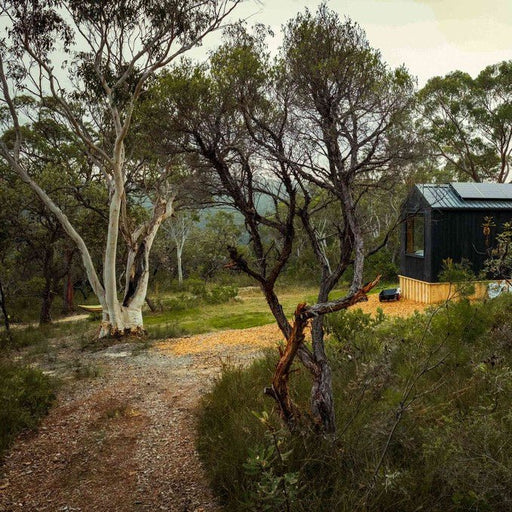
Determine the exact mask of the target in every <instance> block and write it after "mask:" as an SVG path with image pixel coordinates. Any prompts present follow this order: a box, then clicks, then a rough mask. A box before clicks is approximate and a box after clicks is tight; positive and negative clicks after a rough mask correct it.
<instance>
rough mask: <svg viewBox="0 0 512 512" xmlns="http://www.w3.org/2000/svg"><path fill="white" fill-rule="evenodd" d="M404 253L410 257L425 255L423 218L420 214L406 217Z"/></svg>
mask: <svg viewBox="0 0 512 512" xmlns="http://www.w3.org/2000/svg"><path fill="white" fill-rule="evenodd" d="M406 222H407V241H406V252H407V254H410V255H412V256H421V257H423V256H424V254H425V218H424V216H423V215H421V214H416V215H411V216H410V217H407V221H406Z"/></svg>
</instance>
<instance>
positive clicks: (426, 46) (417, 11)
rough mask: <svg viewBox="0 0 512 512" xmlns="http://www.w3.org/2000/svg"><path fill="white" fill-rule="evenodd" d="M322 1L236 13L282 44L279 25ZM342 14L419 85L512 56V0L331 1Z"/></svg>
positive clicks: (261, 3) (246, 6)
mask: <svg viewBox="0 0 512 512" xmlns="http://www.w3.org/2000/svg"><path fill="white" fill-rule="evenodd" d="M319 3H320V2H319V1H311V0H245V2H244V3H243V4H242V5H240V6H239V7H238V8H237V10H236V12H235V14H234V17H235V18H247V19H248V22H249V24H253V23H264V24H265V25H270V26H271V27H272V28H273V30H274V32H275V34H276V37H275V38H274V40H273V41H272V43H271V45H272V46H273V47H274V48H277V47H278V46H279V44H280V28H281V25H282V24H284V23H285V22H286V21H287V20H288V19H290V18H292V17H293V16H294V15H295V14H296V13H297V12H299V11H303V10H304V8H305V7H308V8H309V9H310V10H311V11H315V10H316V7H317V6H318V4H319ZM328 5H329V7H330V8H331V9H333V10H335V11H336V12H337V13H338V14H340V15H341V16H342V17H343V16H345V15H348V16H350V18H352V20H353V21H356V22H357V23H359V25H360V26H361V27H362V28H363V29H364V30H365V31H366V35H367V37H368V39H369V41H370V44H371V45H372V46H373V47H374V48H378V49H380V51H381V53H382V56H383V58H384V60H385V61H386V62H387V63H388V64H389V65H390V66H392V67H396V66H399V65H401V64H405V65H406V67H407V68H408V69H409V71H410V72H411V73H412V74H413V75H415V76H417V77H418V81H419V85H420V86H422V85H424V84H425V82H426V81H427V80H428V79H429V78H431V77H433V76H436V75H445V74H447V73H449V72H450V71H455V70H456V69H460V70H463V71H467V72H468V73H470V74H471V75H472V76H475V75H477V74H478V72H479V71H481V70H482V69H483V68H484V67H486V66H487V65H489V64H494V63H496V62H500V61H503V60H510V59H512V0H330V1H329V2H328Z"/></svg>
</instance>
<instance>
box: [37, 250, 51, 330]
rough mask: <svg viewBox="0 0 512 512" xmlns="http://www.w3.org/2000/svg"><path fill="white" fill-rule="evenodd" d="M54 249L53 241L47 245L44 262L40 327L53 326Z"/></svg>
mask: <svg viewBox="0 0 512 512" xmlns="http://www.w3.org/2000/svg"><path fill="white" fill-rule="evenodd" d="M53 254H54V251H53V247H52V245H51V241H50V243H49V245H47V247H46V250H45V254H44V262H43V278H44V287H43V290H42V292H41V299H42V302H41V311H40V313H39V325H45V324H51V323H52V314H51V308H52V303H53V298H54V296H53V280H54V277H53V275H54V269H53Z"/></svg>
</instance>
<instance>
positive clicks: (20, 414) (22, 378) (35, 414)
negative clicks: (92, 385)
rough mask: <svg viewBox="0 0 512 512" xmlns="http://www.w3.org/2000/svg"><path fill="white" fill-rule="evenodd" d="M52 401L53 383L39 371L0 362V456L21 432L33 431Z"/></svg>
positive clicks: (53, 394) (53, 393) (53, 397)
mask: <svg viewBox="0 0 512 512" xmlns="http://www.w3.org/2000/svg"><path fill="white" fill-rule="evenodd" d="M54 399H55V381H54V380H53V379H51V378H50V377H48V376H46V375H44V374H43V373H42V372H41V371H39V370H36V369H33V368H26V367H20V366H17V365H15V364H12V363H8V362H0V455H1V454H2V453H3V452H4V451H5V450H6V449H7V448H8V447H9V445H10V444H11V442H12V441H13V440H14V438H15V437H16V435H18V434H19V433H20V432H21V431H23V430H27V429H33V428H35V427H36V426H37V425H38V423H39V421H40V419H41V417H42V416H44V415H45V414H46V413H47V412H48V410H49V408H50V406H51V404H52V402H53V401H54Z"/></svg>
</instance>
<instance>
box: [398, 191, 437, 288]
mask: <svg viewBox="0 0 512 512" xmlns="http://www.w3.org/2000/svg"><path fill="white" fill-rule="evenodd" d="M402 211H403V222H402V227H401V234H400V274H402V275H404V276H407V277H411V278H413V279H419V280H420V281H430V279H431V275H432V271H431V267H432V251H431V246H432V235H431V228H430V226H431V209H430V208H429V207H428V206H427V205H426V204H425V202H424V200H423V199H422V197H421V196H420V194H418V193H417V192H416V191H414V192H413V193H412V194H411V195H410V196H409V197H408V198H407V201H406V203H405V204H404V207H403V210H402ZM417 214H421V215H423V220H424V231H423V233H424V248H423V256H418V255H415V254H408V253H407V223H406V221H405V219H406V217H407V216H408V215H417Z"/></svg>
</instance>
